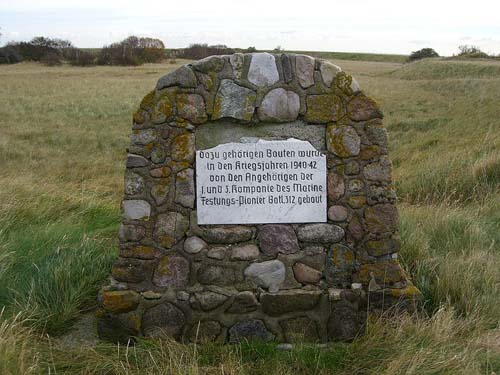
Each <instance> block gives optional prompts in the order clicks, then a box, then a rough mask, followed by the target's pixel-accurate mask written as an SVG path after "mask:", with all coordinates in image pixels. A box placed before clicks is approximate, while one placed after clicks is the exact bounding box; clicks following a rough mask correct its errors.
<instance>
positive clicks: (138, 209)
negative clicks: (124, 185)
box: [122, 199, 151, 220]
mask: <svg viewBox="0 0 500 375" xmlns="http://www.w3.org/2000/svg"><path fill="white" fill-rule="evenodd" d="M122 208H123V217H124V218H125V219H127V220H148V219H149V216H150V215H151V205H150V204H149V203H148V202H146V201H143V200H136V199H129V200H124V201H123V202H122Z"/></svg>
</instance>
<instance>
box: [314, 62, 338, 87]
mask: <svg viewBox="0 0 500 375" xmlns="http://www.w3.org/2000/svg"><path fill="white" fill-rule="evenodd" d="M319 71H320V72H321V78H323V82H324V83H325V85H327V86H328V87H330V86H331V85H332V82H333V79H334V78H335V76H336V75H337V74H338V73H340V72H341V71H342V69H340V67H339V66H337V65H335V64H332V63H331V62H329V61H326V60H323V61H321V63H320V65H319Z"/></svg>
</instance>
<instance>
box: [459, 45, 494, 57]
mask: <svg viewBox="0 0 500 375" xmlns="http://www.w3.org/2000/svg"><path fill="white" fill-rule="evenodd" d="M458 50H459V51H460V52H459V53H458V57H466V58H485V57H489V56H488V54H487V53H486V52H483V51H481V50H480V49H479V47H476V46H469V45H467V44H465V45H463V46H459V47H458Z"/></svg>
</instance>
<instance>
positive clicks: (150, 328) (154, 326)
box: [142, 302, 186, 338]
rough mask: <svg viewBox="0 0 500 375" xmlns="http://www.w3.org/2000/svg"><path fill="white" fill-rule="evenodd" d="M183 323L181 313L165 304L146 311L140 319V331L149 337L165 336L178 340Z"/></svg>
mask: <svg viewBox="0 0 500 375" xmlns="http://www.w3.org/2000/svg"><path fill="white" fill-rule="evenodd" d="M185 323H186V318H185V316H184V314H183V312H182V311H181V310H180V309H179V308H177V307H176V306H174V305H173V304H171V303H168V302H165V303H162V304H160V305H157V306H154V307H151V308H150V309H148V310H146V312H145V313H144V315H143V317H142V330H143V332H144V335H146V336H150V337H154V336H161V335H166V336H169V337H174V338H179V336H180V334H181V331H182V327H183V326H184V324H185Z"/></svg>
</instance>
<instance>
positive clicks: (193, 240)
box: [184, 236, 208, 254]
mask: <svg viewBox="0 0 500 375" xmlns="http://www.w3.org/2000/svg"><path fill="white" fill-rule="evenodd" d="M207 247H208V245H207V243H206V242H205V241H203V240H202V239H201V238H200V237H197V236H193V237H188V238H187V239H186V241H184V251H185V252H186V253H189V254H197V253H199V252H200V251H202V250H205V249H206V248H207Z"/></svg>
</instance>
